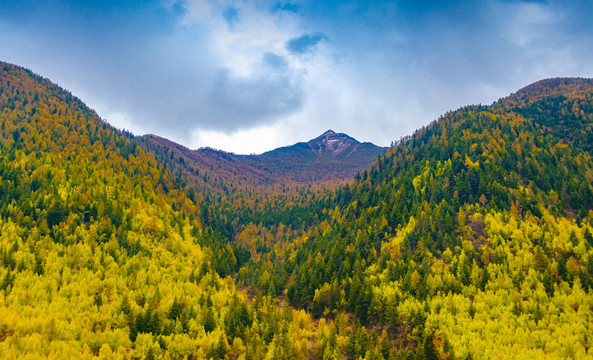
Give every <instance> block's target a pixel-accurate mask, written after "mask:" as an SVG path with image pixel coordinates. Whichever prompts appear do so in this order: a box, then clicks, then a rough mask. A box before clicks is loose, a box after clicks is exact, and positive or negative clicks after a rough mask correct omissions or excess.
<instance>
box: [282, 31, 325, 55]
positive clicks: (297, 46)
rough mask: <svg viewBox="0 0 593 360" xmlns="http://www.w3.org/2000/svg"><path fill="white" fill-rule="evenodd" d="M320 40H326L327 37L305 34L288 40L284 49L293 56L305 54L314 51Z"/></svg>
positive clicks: (319, 34)
mask: <svg viewBox="0 0 593 360" xmlns="http://www.w3.org/2000/svg"><path fill="white" fill-rule="evenodd" d="M321 40H327V36H325V35H323V34H321V33H314V34H305V35H303V36H299V37H296V38H292V39H290V40H288V42H287V43H286V49H287V50H288V51H290V52H291V53H292V54H295V55H301V54H305V53H308V52H310V51H312V50H314V49H315V46H317V44H319V42H320V41H321Z"/></svg>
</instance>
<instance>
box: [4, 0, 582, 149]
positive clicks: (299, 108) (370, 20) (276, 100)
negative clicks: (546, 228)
mask: <svg viewBox="0 0 593 360" xmlns="http://www.w3.org/2000/svg"><path fill="white" fill-rule="evenodd" d="M592 18H593V2H591V1H578V0H577V1H553V0H551V1H512V0H483V1H471V0H470V1H411V0H409V1H350V0H345V1H305V0H297V1H290V2H286V1H267V0H261V1H246V0H184V1H176V0H161V1H158V0H152V1H131V0H129V1H113V0H107V1H90V0H88V1H61V0H45V1H37V0H20V1H16V0H15V1H10V0H9V1H7V0H0V60H3V61H8V62H11V63H15V64H18V65H22V66H25V67H27V68H30V69H31V70H33V71H35V72H37V73H39V74H41V75H43V76H45V77H48V78H50V79H51V80H52V81H54V82H56V83H58V84H60V85H61V86H63V87H65V88H67V89H68V90H70V91H72V92H73V93H74V94H75V95H77V96H78V97H80V98H81V99H82V100H83V101H85V102H86V103H87V104H88V105H89V106H91V107H92V108H94V109H95V110H97V112H98V113H99V115H101V116H102V117H103V118H104V119H106V120H107V121H108V122H110V123H111V124H113V125H114V126H116V127H118V128H125V129H128V130H131V131H132V132H133V133H135V134H137V135H141V134H146V133H154V134H157V135H161V136H164V137H168V138H170V139H172V140H174V141H177V142H179V143H182V144H184V145H186V146H188V147H189V148H198V147H201V146H211V147H215V148H219V149H223V150H227V151H234V152H237V153H259V152H263V151H266V150H270V149H273V148H275V147H278V146H283V145H288V144H292V143H295V142H298V141H306V140H309V139H311V138H313V137H316V136H317V135H319V134H321V133H323V132H324V131H325V130H328V129H332V130H334V131H338V132H346V133H348V134H349V135H351V136H353V137H355V138H357V139H359V140H361V141H372V142H374V143H376V144H379V145H388V144H389V143H390V142H391V141H392V140H396V139H399V138H400V137H401V136H404V135H408V134H411V133H412V132H413V131H414V130H416V129H417V128H419V127H421V126H423V125H426V124H428V123H429V122H430V121H432V120H434V119H436V118H437V117H438V116H440V115H441V114H443V113H445V112H447V111H449V110H454V109H456V108H458V107H460V106H464V105H468V104H477V103H482V104H490V103H492V102H493V101H495V100H497V99H498V98H500V97H504V96H506V95H508V94H510V93H511V92H514V91H516V90H518V89H519V88H521V87H523V86H526V85H528V84H529V83H532V82H535V81H537V80H540V79H543V78H548V77H557V76H578V77H593V61H592V60H591V59H593V26H591V24H590V21H591V20H590V19H592Z"/></svg>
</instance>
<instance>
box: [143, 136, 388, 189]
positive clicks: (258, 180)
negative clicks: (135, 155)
mask: <svg viewBox="0 0 593 360" xmlns="http://www.w3.org/2000/svg"><path fill="white" fill-rule="evenodd" d="M136 140H137V142H138V144H139V145H140V146H141V147H142V148H144V149H145V150H147V151H149V152H151V153H153V154H154V155H155V157H156V158H157V159H158V160H159V161H160V162H161V163H162V164H163V165H164V166H166V167H168V168H169V169H171V170H172V172H173V173H174V174H176V175H177V176H178V177H180V178H182V179H183V181H185V182H188V183H192V184H193V185H197V186H198V188H202V187H205V188H210V189H211V188H212V187H219V186H221V185H222V186H223V187H226V186H230V184H232V185H234V186H244V185H248V186H266V185H278V184H304V185H309V184H318V183H335V182H343V181H347V180H351V179H354V176H355V175H356V174H357V173H359V172H360V171H363V170H365V169H367V168H368V167H370V166H371V164H373V162H375V161H376V159H377V157H378V156H380V155H381V154H383V153H384V152H385V151H386V150H387V148H385V147H380V146H377V145H374V144H372V143H369V142H364V143H361V142H359V141H357V140H356V139H354V138H353V137H351V136H349V135H346V134H343V133H336V132H334V131H333V130H328V131H326V132H325V133H323V134H322V135H320V136H318V137H316V138H315V139H312V140H310V141H308V142H299V143H296V144H294V145H291V146H285V147H281V148H277V149H274V150H271V151H268V152H265V153H263V154H259V155H237V154H233V153H228V152H225V151H221V150H215V149H212V148H200V149H197V150H190V149H188V148H186V147H184V146H182V145H179V144H176V143H174V142H172V141H169V140H167V139H164V138H161V137H159V136H156V135H144V136H140V137H136ZM208 184H210V185H208Z"/></svg>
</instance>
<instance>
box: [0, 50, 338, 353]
mask: <svg viewBox="0 0 593 360" xmlns="http://www.w3.org/2000/svg"><path fill="white" fill-rule="evenodd" d="M0 145H1V146H0V354H1V357H2V358H57V357H68V358H76V359H81V358H85V359H90V358H97V357H99V358H118V359H138V358H142V359H145V358H146V359H150V358H180V359H182V358H191V359H201V358H213V359H225V358H231V359H237V358H238V357H241V358H245V359H261V358H264V357H266V356H269V357H273V356H276V357H277V356H278V354H284V356H286V357H288V358H298V359H305V358H306V357H307V354H308V353H309V352H310V351H311V349H314V347H315V346H316V344H317V343H318V342H319V340H320V339H322V338H323V336H324V335H322V332H325V331H327V330H328V329H329V327H327V326H326V327H321V328H318V327H317V326H316V325H315V324H313V322H312V320H311V318H310V317H309V316H308V315H307V314H306V313H304V312H297V311H295V310H292V309H291V308H289V307H284V308H280V307H278V306H276V305H275V302H274V301H273V300H272V299H270V298H269V297H265V298H262V297H260V298H258V299H256V301H253V302H249V301H248V299H247V297H246V295H245V294H244V293H243V292H240V291H238V290H237V289H236V288H235V286H234V283H233V280H232V278H230V277H226V278H222V277H220V276H219V275H218V274H217V272H215V271H214V270H213V269H216V270H219V269H223V270H224V269H226V271H228V269H233V268H234V266H235V265H236V264H237V259H236V258H235V255H234V253H233V249H232V246H231V245H230V244H228V243H226V242H224V240H221V239H220V238H219V237H220V236H219V235H218V234H217V232H216V231H215V230H213V229H212V228H210V227H208V226H203V225H202V224H201V223H200V218H201V217H202V216H201V214H200V208H201V207H200V206H198V205H199V202H197V201H192V200H190V199H188V198H187V197H186V196H185V195H184V194H183V192H182V191H181V190H180V189H181V188H180V186H179V184H178V183H177V184H176V181H175V180H174V179H172V178H171V176H170V175H169V174H168V173H167V172H166V171H164V170H163V168H162V167H160V166H159V165H158V163H157V162H156V160H155V159H154V158H153V157H152V156H151V155H150V154H148V153H146V152H144V151H143V150H142V149H141V148H139V147H138V146H137V145H136V144H135V143H134V142H132V141H130V139H128V138H127V137H126V136H124V135H122V134H120V133H118V132H117V131H115V130H114V129H112V128H111V127H110V126H109V125H107V124H106V123H104V122H103V121H102V120H101V119H100V118H99V117H98V116H97V115H96V114H95V113H94V112H93V111H92V110H90V109H89V108H87V107H86V106H85V105H84V104H83V103H82V102H81V101H80V100H79V99H77V98H75V97H74V96H72V95H71V94H70V93H68V92H67V91H64V90H62V89H60V88H59V87H58V86H56V85H54V84H52V83H51V82H49V81H48V80H46V79H43V78H41V77H39V76H37V75H35V74H33V73H32V72H31V71H29V70H26V69H23V68H20V67H17V66H14V65H11V64H7V63H2V62H0ZM202 208H203V207H202ZM225 249H226V251H223V250H225ZM219 250H220V251H222V252H221V253H220V254H218V253H217V252H218V251H219ZM219 272H221V271H219ZM293 317H294V319H295V320H294V321H293ZM332 328H334V327H332ZM305 329H306V332H304V331H305ZM318 329H319V330H318ZM288 339H291V340H290V341H289V340H288ZM293 339H298V341H293ZM274 354H276V355H274Z"/></svg>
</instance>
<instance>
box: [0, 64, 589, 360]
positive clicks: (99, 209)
mask: <svg viewBox="0 0 593 360" xmlns="http://www.w3.org/2000/svg"><path fill="white" fill-rule="evenodd" d="M592 100H593V83H592V82H591V81H590V80H587V79H551V80H545V81H542V82H539V83H536V84H534V85H531V86H529V87H527V88H525V89H522V90H520V91H519V92H517V93H516V94H514V95H512V96H510V97H508V98H505V99H502V100H500V101H499V102H496V103H495V104H493V105H491V106H468V107H466V108H462V109H459V110H457V111H454V112H450V113H447V114H445V115H443V116H442V117H441V118H439V119H438V120H436V121H434V122H433V123H431V124H430V125H429V126H427V127H424V128H422V129H420V130H418V131H416V132H415V133H414V134H413V135H411V136H408V137H405V138H402V139H401V140H400V141H398V142H397V143H396V144H395V145H394V146H393V147H392V148H391V149H390V150H388V152H387V153H386V154H385V155H383V156H382V157H380V158H379V159H378V160H377V161H376V162H375V164H374V165H373V166H372V167H371V168H370V169H368V170H366V171H364V172H362V173H360V174H359V175H357V176H356V179H354V180H353V181H352V182H351V183H347V184H345V185H343V186H340V187H338V188H332V189H331V190H329V191H326V190H321V189H313V190H311V189H308V188H306V189H304V190H303V188H300V189H298V190H295V188H292V190H289V189H288V188H287V186H285V187H283V186H279V187H274V186H272V187H269V188H268V189H267V190H259V191H257V192H253V191H250V188H249V187H247V186H238V184H235V185H237V186H235V187H233V193H232V200H228V197H229V196H230V195H231V192H230V190H229V188H228V186H229V184H225V186H227V191H224V190H221V189H214V188H213V189H212V190H207V189H198V190H196V188H195V187H192V186H191V184H189V183H187V181H184V179H187V177H186V176H184V174H183V173H182V172H178V173H175V174H170V173H169V172H168V171H167V170H166V168H165V164H163V163H162V158H163V157H162V156H161V157H159V156H158V154H155V155H156V156H155V155H153V154H151V153H150V152H146V151H144V150H142V149H141V148H140V147H138V146H137V145H136V143H135V141H134V139H133V136H131V135H130V134H126V133H123V132H120V131H117V130H115V129H113V128H111V127H110V126H109V125H107V124H106V123H104V122H103V121H102V120H101V119H100V118H99V117H98V116H97V115H96V114H95V113H94V112H93V111H92V110H90V109H88V108H87V107H86V106H85V105H84V104H83V103H82V102H81V101H80V100H78V99H76V98H75V97H73V96H72V95H71V94H69V93H68V92H66V91H64V90H62V89H60V88H59V87H57V86H56V85H54V84H52V83H50V82H49V81H48V80H46V79H43V78H41V77H39V76H37V75H35V74H33V73H31V72H30V71H28V70H25V69H22V68H20V67H16V66H14V65H10V64H5V63H0V142H1V143H2V146H1V147H0V153H1V157H0V353H1V354H3V356H4V354H6V357H8V358H11V357H15V358H16V357H18V358H21V357H22V358H27V357H31V358H33V357H58V356H59V357H69V358H91V357H103V358H168V359H177V358H179V359H181V358H192V359H202V358H204V359H209V358H213V359H226V358H229V359H264V358H265V359H341V358H345V359H361V358H362V359H369V360H370V359H384V360H387V359H413V358H418V359H444V358H451V359H457V358H459V359H465V358H493V357H500V358H538V357H542V358H586V357H591V356H593V350H592V348H593V336H592V335H593V319H592V315H593V314H592V309H593V248H592V246H593V235H592V234H593V223H592V220H593V185H592V184H593V160H592V158H591V151H592V149H591V144H593V138H592V136H593V135H592V134H593V101H592ZM157 159H158V160H157ZM159 161H161V163H159ZM182 171H193V172H194V173H195V169H189V167H188V168H187V170H182ZM280 200H281V201H280Z"/></svg>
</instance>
